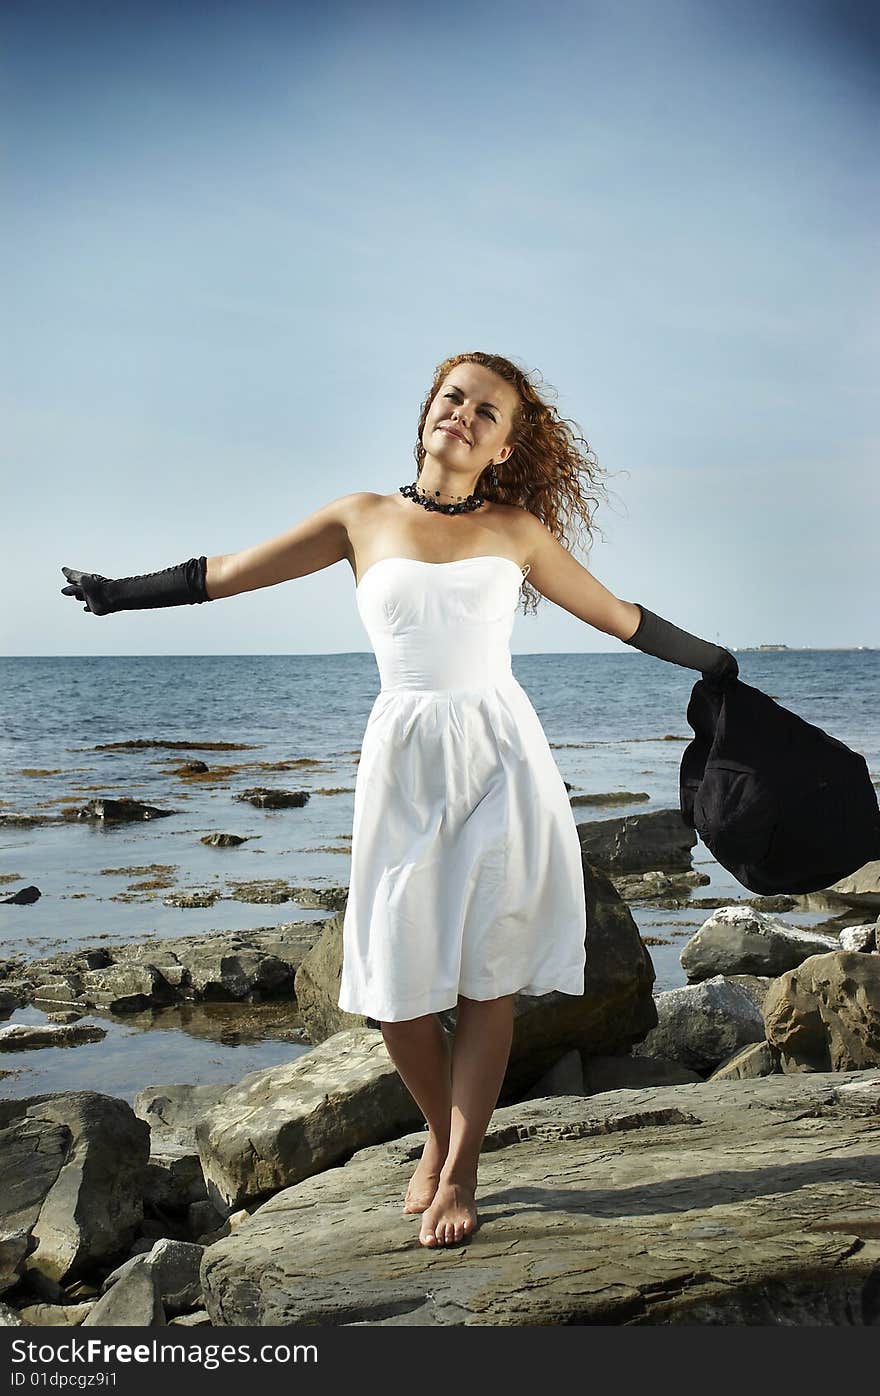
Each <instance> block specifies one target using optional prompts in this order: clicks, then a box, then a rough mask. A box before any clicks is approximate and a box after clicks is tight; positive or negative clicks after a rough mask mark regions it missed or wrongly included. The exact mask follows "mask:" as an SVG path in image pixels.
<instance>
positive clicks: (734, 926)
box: [679, 906, 839, 984]
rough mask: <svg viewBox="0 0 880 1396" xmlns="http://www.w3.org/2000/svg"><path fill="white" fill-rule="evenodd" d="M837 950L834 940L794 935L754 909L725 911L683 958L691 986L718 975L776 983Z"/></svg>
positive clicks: (699, 933) (703, 928)
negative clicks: (813, 958)
mask: <svg viewBox="0 0 880 1396" xmlns="http://www.w3.org/2000/svg"><path fill="white" fill-rule="evenodd" d="M837 949H839V942H838V941H837V939H836V938H835V937H833V936H826V935H820V934H817V933H816V932H815V931H800V930H796V929H795V928H794V927H793V926H788V925H786V923H785V922H783V921H777V920H776V919H775V918H774V917H773V916H772V915H770V914H769V913H768V912H764V911H756V910H755V909H754V907H748V906H724V907H721V908H720V909H719V910H718V911H716V912H715V913H714V914H713V915H712V916H710V917H709V919H708V921H705V922H704V923H703V925H702V926H701V927H700V929H699V930H698V931H697V933H696V935H694V936H693V937H692V938H691V939H690V940H689V941H688V943H687V945H685V947H684V949H683V950H682V952H681V955H680V957H679V958H680V960H681V967H682V969H683V970H684V972H685V974H686V975H687V977H688V981H689V982H690V983H692V984H693V983H698V982H699V981H700V980H702V979H711V978H713V976H714V975H717V974H723V975H732V974H756V975H766V976H767V977H769V978H775V977H776V976H777V975H779V974H784V973H785V971H786V970H788V969H794V968H795V966H796V965H799V964H801V963H802V961H804V960H806V959H808V958H809V957H810V955H821V954H823V953H824V952H825V951H828V950H837Z"/></svg>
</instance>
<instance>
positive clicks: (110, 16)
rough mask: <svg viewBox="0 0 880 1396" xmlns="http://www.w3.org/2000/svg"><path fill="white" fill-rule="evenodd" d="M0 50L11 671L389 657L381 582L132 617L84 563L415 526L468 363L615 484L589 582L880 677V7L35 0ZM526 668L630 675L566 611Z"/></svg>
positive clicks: (315, 580) (735, 640) (96, 566)
mask: <svg viewBox="0 0 880 1396" xmlns="http://www.w3.org/2000/svg"><path fill="white" fill-rule="evenodd" d="M2 31H3V45H2V47H3V49H4V51H5V72H4V77H3V84H2V97H0V100H2V105H3V107H4V114H5V118H6V120H5V126H6V129H7V131H11V132H12V136H11V138H10V137H8V138H7V148H6V161H5V182H6V198H5V199H4V204H5V206H6V209H7V213H6V216H5V217H4V224H5V228H4V232H3V240H4V251H3V259H2V283H3V286H2V294H3V302H4V307H5V319H6V322H7V325H8V326H9V329H10V330H11V333H10V334H9V335H8V337H7V343H6V351H5V355H4V372H3V386H2V389H0V391H2V398H3V409H4V417H5V420H6V430H5V433H4V438H5V439H4V445H3V476H4V498H5V500H6V502H7V508H6V509H5V510H4V514H5V516H6V529H5V540H4V541H5V555H6V568H7V573H6V575H7V588H6V603H7V604H6V605H5V606H4V608H3V612H2V620H0V653H3V654H8V655H16V654H47V655H53V654H171V653H178V654H179V653H182V654H202V653H205V654H211V653H213V654H217V653H255V654H259V653H297V652H299V653H320V652H324V651H348V650H365V649H368V648H369V642H368V639H367V636H366V633H365V631H364V629H363V627H362V625H361V622H360V619H359V617H358V614H357V609H356V606H355V600H354V590H353V580H352V576H351V572H350V568H349V566H348V564H347V563H340V564H337V565H336V566H335V567H333V568H331V569H329V570H327V571H324V572H322V573H318V574H315V575H313V576H312V577H309V578H304V579H300V580H297V581H293V582H288V583H285V584H284V585H282V586H280V587H275V588H271V589H267V590H264V591H261V592H255V593H250V594H248V595H245V596H240V597H234V598H230V599H228V600H225V601H223V602H217V603H212V605H210V606H203V607H192V608H189V607H187V608H181V609H175V610H165V611H160V612H152V613H149V612H148V613H143V612H142V613H137V612H129V613H121V614H119V615H116V616H110V617H105V618H97V617H92V616H87V615H84V613H83V611H82V608H81V607H79V606H77V605H76V604H75V603H74V602H72V601H70V600H67V599H66V598H64V597H62V596H61V594H60V587H61V586H62V585H63V582H64V579H63V577H62V575H61V571H60V568H61V565H62V564H66V565H68V566H72V567H79V568H82V569H83V570H92V571H99V572H103V573H104V574H105V575H110V576H113V575H116V576H122V575H128V574H131V573H135V572H145V571H153V570H156V569H158V568H161V567H166V566H169V565H170V564H172V563H175V562H178V561H182V560H184V559H186V558H188V557H191V556H193V555H197V554H200V553H205V554H207V555H209V556H210V555H213V554H217V553H228V552H234V551H236V550H238V549H240V548H244V547H247V546H249V545H251V544H252V543H254V542H257V541H258V540H260V539H262V538H267V537H271V536H273V535H274V534H276V533H278V532H280V531H281V530H282V529H284V528H286V527H288V526H290V525H292V524H293V523H295V522H296V521H297V520H298V519H300V518H302V517H304V516H305V515H307V514H308V513H310V512H311V511H312V510H313V509H316V508H318V507H319V506H320V505H321V504H323V503H325V502H326V501H327V500H329V499H332V498H334V497H336V496H338V495H341V494H345V493H348V492H349V491H353V490H361V489H365V490H376V491H379V492H381V493H390V492H392V491H393V490H395V489H396V488H397V487H398V486H399V485H400V484H403V483H405V482H406V481H408V480H411V479H412V478H413V474H414V465H413V457H412V450H413V444H414V438H415V428H416V424H417V420H418V408H419V404H420V402H421V399H422V397H423V395H424V393H425V391H426V390H427V387H428V385H429V383H430V381H431V375H432V371H433V368H434V365H435V364H436V363H437V362H439V361H440V360H441V359H442V358H444V357H445V356H446V355H448V354H450V353H454V352H457V351H459V350H462V349H472V348H482V349H485V350H488V351H490V352H495V353H502V354H507V355H510V356H513V357H515V358H517V359H518V360H519V361H520V362H522V363H524V364H525V365H526V366H527V367H529V368H535V369H538V370H540V372H541V373H542V374H543V376H544V378H545V379H546V381H547V382H548V383H550V384H552V385H553V386H554V387H555V388H556V389H557V391H558V399H557V402H558V406H559V408H560V411H561V412H562V413H563V415H565V416H567V417H569V418H571V419H573V420H574V421H576V422H578V423H579V424H580V426H581V428H582V429H583V432H584V434H585V436H586V437H587V439H588V440H589V441H590V443H591V445H592V446H593V448H594V450H595V451H596V453H597V455H598V457H599V460H600V462H601V463H602V465H603V466H604V467H605V468H606V469H607V470H609V471H610V472H611V476H610V478H609V479H608V481H607V484H608V486H609V488H610V490H611V491H612V493H611V498H610V500H609V503H608V504H607V505H604V506H603V507H602V508H600V510H599V512H598V515H597V520H596V522H597V525H598V527H599V528H601V530H602V534H604V539H603V537H602V535H601V534H599V533H598V532H597V541H596V545H595V547H594V548H593V551H592V554H591V555H590V556H589V557H588V558H587V557H585V556H583V555H581V561H583V562H585V564H586V565H588V566H589V567H590V568H591V570H592V571H593V572H594V573H595V575H596V576H597V577H599V579H600V580H601V581H603V582H604V583H605V585H606V586H608V587H609V588H610V589H611V590H613V591H614V592H615V593H616V594H617V595H619V596H621V597H623V598H625V599H627V600H634V601H641V602H643V603H644V604H645V605H646V606H648V607H649V608H650V609H651V610H653V611H655V612H657V613H659V614H661V615H664V616H666V617H667V618H668V619H670V620H672V621H674V622H675V623H676V624H678V625H681V626H684V627H685V628H688V629H691V630H694V631H695V632H696V633H697V634H700V635H703V636H704V637H705V638H707V639H712V640H717V641H719V642H720V643H722V644H727V645H731V646H734V647H735V646H745V645H751V644H760V643H764V642H770V643H773V642H783V643H787V644H789V645H810V646H839V645H858V644H866V645H878V644H880V608H878V605H877V580H876V578H877V561H878V559H877V541H876V540H877V519H878V514H880V508H878V506H880V489H878V483H877V481H878V469H877V460H876V456H877V441H878V433H877V416H876V402H875V396H874V395H875V392H876V388H875V385H876V382H877V352H876V351H877V339H878V328H877V327H878V313H877V312H878V296H877V273H876V266H877V262H876V231H875V230H876V228H877V226H878V222H880V219H878V213H880V210H878V187H877V185H878V181H877V161H876V153H875V152H876V135H877V114H878V91H877V73H878V52H880V45H878V19H877V11H876V9H872V7H868V6H862V5H860V4H845V3H841V0H836V3H819V2H818V0H802V2H797V0H791V2H789V0H777V2H776V3H772V4H769V5H768V4H757V3H754V2H753V0H747V3H737V4H736V5H733V4H729V3H726V0H725V3H721V0H703V3H691V2H689V3H680V2H679V0H669V3H667V0H663V3H659V2H658V3H641V2H640V0H632V2H631V3H620V2H619V0H617V3H612V2H611V0H598V3H592V2H591V0H583V3H578V4H575V3H570V2H569V0H566V3H558V4H554V3H552V0H551V3H549V4H547V5H542V6H541V7H536V6H535V5H534V4H532V3H529V4H523V3H520V0H513V3H511V2H510V0H504V3H494V0H493V2H492V3H487V2H486V0H476V3H473V4H462V3H458V0H453V2H452V3H442V4H439V5H437V6H427V5H424V4H421V3H411V4H402V3H395V4H378V3H377V4H358V5H353V4H340V3H334V0H330V2H329V3H327V4H325V5H323V6H322V7H320V8H319V7H317V6H314V5H313V4H310V5H308V6H306V5H300V4H298V3H295V2H294V3H290V2H288V3H266V0H248V3H244V2H242V3H225V4H222V3H216V4H187V3H185V0H184V2H183V3H177V4H164V3H160V2H157V0H151V2H150V3H148V4H147V3H144V4H140V3H136V4H134V3H133V4H128V3H126V0H117V2H116V3H98V2H97V0H91V3H77V2H76V0H73V3H67V4H61V3H57V2H56V0H28V3H17V0H12V2H11V3H10V2H9V0H7V4H6V6H5V7H4V13H3V19H2ZM10 582H11V585H9V583H10ZM514 650H515V651H517V652H531V653H534V652H540V651H554V650H556V651H559V650H562V651H588V650H613V651H622V650H625V647H624V646H622V645H621V644H620V643H619V642H618V641H616V640H613V639H610V638H609V637H607V636H605V635H602V634H601V633H599V632H597V631H594V630H592V629H591V628H590V627H588V626H585V625H584V624H583V623H582V622H581V621H578V620H577V619H576V618H575V617H573V616H570V615H569V614H568V613H567V612H565V611H563V610H561V609H560V608H559V607H556V606H552V605H551V604H550V603H548V602H545V603H543V604H542V605H541V607H540V608H539V613H538V616H537V617H531V616H530V617H527V618H524V617H522V616H518V618H517V621H516V628H515V631H514Z"/></svg>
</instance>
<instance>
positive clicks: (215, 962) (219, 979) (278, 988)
mask: <svg viewBox="0 0 880 1396" xmlns="http://www.w3.org/2000/svg"><path fill="white" fill-rule="evenodd" d="M188 969H189V977H190V983H191V985H192V988H193V989H194V990H195V992H196V994H197V995H199V996H200V997H201V998H231V999H241V1000H244V999H248V998H252V997H254V996H257V995H259V996H261V997H267V998H278V997H280V996H281V995H282V994H290V996H291V997H293V985H294V974H293V969H292V967H291V965H290V964H289V963H288V962H287V961H286V960H282V959H280V958H279V957H278V956H277V955H270V954H268V953H266V952H265V951H263V950H250V949H246V948H242V949H240V950H237V951H235V952H233V953H224V949H223V947H222V946H216V947H215V946H213V945H210V944H209V945H205V946H203V947H202V948H200V949H195V948H194V949H193V951H192V953H191V954H190V956H189V962H188Z"/></svg>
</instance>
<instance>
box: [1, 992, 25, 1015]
mask: <svg viewBox="0 0 880 1396" xmlns="http://www.w3.org/2000/svg"><path fill="white" fill-rule="evenodd" d="M24 1002H25V999H24V998H23V997H22V995H21V994H18V993H16V992H15V990H13V989H7V988H2V989H0V1018H8V1017H9V1014H10V1013H14V1012H15V1010H16V1009H17V1008H21V1006H22V1004H23V1003H24Z"/></svg>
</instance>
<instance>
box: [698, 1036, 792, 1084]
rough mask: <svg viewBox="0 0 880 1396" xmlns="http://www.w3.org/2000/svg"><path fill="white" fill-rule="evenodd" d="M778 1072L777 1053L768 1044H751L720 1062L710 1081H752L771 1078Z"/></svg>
mask: <svg viewBox="0 0 880 1396" xmlns="http://www.w3.org/2000/svg"><path fill="white" fill-rule="evenodd" d="M779 1070H780V1065H779V1053H778V1052H777V1050H776V1048H775V1047H771V1046H770V1043H769V1042H753V1043H752V1044H751V1045H750V1046H749V1047H741V1048H740V1050H739V1051H738V1052H734V1053H733V1055H732V1056H731V1057H728V1059H727V1061H726V1062H722V1063H721V1065H720V1066H719V1067H717V1068H716V1070H715V1071H713V1072H712V1075H711V1076H710V1077H709V1080H710V1081H753V1080H755V1079H756V1078H757V1077H759V1076H772V1075H773V1073H774V1072H776V1071H779Z"/></svg>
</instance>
